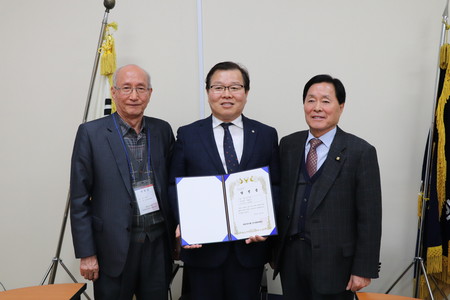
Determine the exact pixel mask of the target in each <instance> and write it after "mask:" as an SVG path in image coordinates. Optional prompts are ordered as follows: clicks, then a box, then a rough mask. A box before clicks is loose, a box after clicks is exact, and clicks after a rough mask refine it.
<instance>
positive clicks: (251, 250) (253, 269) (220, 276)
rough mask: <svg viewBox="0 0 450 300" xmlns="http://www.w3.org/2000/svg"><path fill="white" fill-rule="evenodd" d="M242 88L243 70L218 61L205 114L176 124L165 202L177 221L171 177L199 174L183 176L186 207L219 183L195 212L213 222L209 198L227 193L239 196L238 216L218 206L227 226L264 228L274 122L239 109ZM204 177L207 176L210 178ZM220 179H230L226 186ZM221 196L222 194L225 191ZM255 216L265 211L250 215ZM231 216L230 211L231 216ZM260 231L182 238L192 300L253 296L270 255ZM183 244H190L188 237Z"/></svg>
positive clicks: (272, 190)
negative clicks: (204, 238) (218, 238)
mask: <svg viewBox="0 0 450 300" xmlns="http://www.w3.org/2000/svg"><path fill="white" fill-rule="evenodd" d="M249 89H250V79H249V75H248V72H247V70H246V69H245V68H243V67H242V66H240V65H239V64H236V63H234V62H221V63H218V64H216V65H215V66H214V67H213V68H212V69H211V70H210V71H209V73H208V75H207V77H206V92H207V94H208V102H209V105H210V107H211V111H212V115H211V116H209V117H208V118H206V119H203V120H199V121H197V122H194V123H192V124H189V125H186V126H183V127H180V128H179V129H178V133H177V142H176V144H175V149H174V154H173V159H172V165H171V170H170V178H171V181H172V182H171V183H172V184H171V204H172V208H173V210H174V213H175V214H176V216H177V217H178V220H180V218H181V219H182V217H183V216H182V214H183V211H182V210H180V213H179V210H178V207H179V204H180V208H181V205H182V203H181V200H182V199H181V198H180V190H179V191H178V193H179V194H178V199H177V189H176V182H177V183H178V180H179V178H183V179H182V180H181V182H183V180H185V179H187V178H184V177H190V178H192V177H205V181H203V183H202V181H192V183H194V182H196V183H197V184H198V183H199V182H200V184H198V185H197V186H194V185H192V184H189V181H185V182H183V183H184V184H185V185H189V187H188V193H190V194H191V195H192V196H191V197H190V198H189V197H188V199H189V201H188V202H189V203H192V205H194V202H198V201H199V199H198V198H199V197H200V196H199V195H200V194H203V195H205V193H204V189H213V188H212V187H213V186H218V189H214V190H211V191H210V190H208V191H207V193H206V195H210V196H208V197H207V198H208V199H205V201H204V204H205V205H204V207H202V209H199V210H197V211H195V213H196V214H197V215H198V218H199V219H204V218H205V217H206V219H207V220H208V217H209V218H210V220H211V221H213V220H215V219H216V218H215V217H214V214H218V212H220V214H221V215H224V214H223V213H222V210H221V209H215V208H213V207H212V206H211V205H212V204H211V203H220V201H222V204H223V201H224V200H223V199H224V198H226V199H230V197H231V201H235V200H236V199H238V200H239V201H238V202H239V205H237V206H235V209H236V210H237V211H238V213H237V214H236V213H234V214H231V212H230V210H232V209H233V208H228V209H225V208H223V211H227V212H228V214H227V216H229V218H230V219H231V221H233V222H231V224H232V226H231V227H233V224H237V225H235V226H234V227H235V228H237V230H238V232H244V231H246V229H247V228H250V227H252V226H253V227H252V228H253V229H255V231H254V232H257V233H261V232H264V230H262V228H269V227H268V226H267V224H268V223H270V221H268V222H267V220H268V219H267V218H266V214H267V209H266V208H267V207H271V208H272V210H273V204H272V201H269V202H268V201H266V200H267V199H268V198H270V199H271V200H272V199H273V203H274V205H275V206H276V204H277V194H278V183H279V158H278V136H277V132H276V130H275V129H274V128H272V127H269V126H267V125H264V124H262V123H260V122H257V121H255V120H251V119H248V118H246V117H245V116H243V115H242V111H243V109H244V107H245V104H246V102H247V96H248V92H249ZM267 167H268V168H267ZM266 171H267V172H269V173H270V179H264V176H263V175H264V174H267V172H266ZM238 172H239V173H238ZM247 172H249V173H247ZM228 174H229V175H228ZM237 174H239V176H238V175H237ZM240 175H242V176H240ZM208 176H209V177H208ZM214 177H218V178H219V177H220V178H222V179H220V178H219V179H220V180H222V181H223V182H224V187H225V188H224V191H226V192H222V190H219V189H220V188H221V185H220V183H219V185H217V184H216V183H217V182H218V181H217V180H216V179H215V178H214ZM267 178H269V176H267ZM228 179H230V180H228ZM208 180H211V184H210V183H208ZM226 182H230V184H229V185H227V184H225V183H226ZM236 182H237V183H236ZM233 183H236V184H234V185H233ZM239 183H245V184H247V186H248V187H249V188H246V189H245V191H244V190H243V189H240V187H239V186H238V185H239ZM184 192H186V190H184ZM244 192H245V193H247V195H244ZM267 193H269V195H267ZM224 194H227V195H226V197H224ZM248 194H252V195H253V196H251V197H250V196H248ZM272 195H273V198H272ZM247 196H248V197H247ZM202 197H203V196H202ZM184 200H185V199H184ZM190 201H192V202H190ZM246 201H247V202H246ZM189 203H184V204H187V205H189ZM246 203H247V204H246ZM268 203H269V204H268ZM256 215H261V216H264V217H261V218H260V219H258V220H257V221H255V220H256V219H255V216H256ZM232 216H234V217H236V216H237V217H236V218H237V219H238V220H236V218H235V219H233V218H234V217H232ZM227 218H228V217H227ZM243 220H247V221H243ZM205 223H206V224H203V226H202V230H201V231H202V232H201V233H203V232H204V233H210V232H213V231H214V230H215V228H213V226H212V225H211V224H208V223H209V222H205ZM228 224H230V223H228ZM229 227H230V225H229ZM184 228H185V225H183V222H181V232H182V236H181V237H182V238H184V236H183V234H184ZM249 232H251V231H249ZM178 234H179V230H178ZM269 234H270V233H268V234H261V235H269ZM200 235H201V234H200ZM261 235H258V234H255V235H249V237H248V238H245V239H240V238H239V237H237V238H234V236H233V235H232V234H229V235H228V237H231V238H225V239H223V240H224V241H230V240H233V241H232V242H207V243H205V244H201V245H200V244H195V245H186V243H184V246H183V247H182V249H181V259H182V260H183V262H184V265H185V267H186V268H185V271H186V272H187V275H188V277H189V290H190V293H191V294H190V296H191V299H193V300H196V299H230V300H231V299H233V300H236V299H243V300H244V299H245V300H253V299H258V293H259V287H260V282H261V276H262V271H263V267H264V264H265V263H267V262H268V260H269V246H268V242H267V241H266V239H267V237H264V236H261ZM211 241H214V239H213V240H211ZM187 242H188V244H191V242H189V240H188V241H187ZM194 243H195V241H194Z"/></svg>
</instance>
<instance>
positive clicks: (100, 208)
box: [70, 115, 175, 277]
mask: <svg viewBox="0 0 450 300" xmlns="http://www.w3.org/2000/svg"><path fill="white" fill-rule="evenodd" d="M116 117H117V118H118V116H117V115H116ZM144 118H145V126H146V128H147V130H149V132H150V160H151V168H152V171H153V174H154V187H155V192H156V195H157V197H158V200H159V206H160V209H161V211H162V213H163V215H164V218H165V220H166V225H167V232H168V234H169V233H170V236H168V238H169V243H170V242H172V241H173V232H174V230H175V227H174V222H173V218H172V214H171V213H169V204H168V168H169V163H170V157H171V153H172V149H173V144H174V136H173V132H172V129H171V127H170V125H169V124H168V123H167V122H165V121H162V120H159V119H155V118H150V117H144ZM134 197H135V195H134V191H133V188H132V183H131V178H130V171H129V168H128V162H127V158H126V155H125V150H124V146H123V144H122V141H121V139H120V137H119V134H118V132H117V129H116V127H115V125H114V120H113V117H112V116H108V117H105V118H101V119H98V120H94V121H91V122H88V123H84V124H81V125H80V127H79V128H78V132H77V136H76V139H75V145H74V149H73V154H72V168H71V177H70V203H71V209H70V217H71V225H72V226H71V227H72V237H73V244H74V248H75V256H76V257H77V258H83V257H88V256H92V255H97V259H98V262H99V267H100V270H101V272H105V273H106V274H108V275H109V276H113V277H116V276H118V275H119V274H121V272H122V270H123V267H124V265H125V261H126V258H127V253H128V247H129V245H130V234H131V222H132V214H133V210H132V206H131V203H132V201H133V198H134ZM168 256H170V255H168Z"/></svg>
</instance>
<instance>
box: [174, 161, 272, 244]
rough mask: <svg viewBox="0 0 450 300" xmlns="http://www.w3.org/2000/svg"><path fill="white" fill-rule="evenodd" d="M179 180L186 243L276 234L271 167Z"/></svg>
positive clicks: (178, 186) (178, 188) (183, 231)
mask: <svg viewBox="0 0 450 300" xmlns="http://www.w3.org/2000/svg"><path fill="white" fill-rule="evenodd" d="M176 182H177V194H178V209H179V214H180V229H181V239H182V245H183V246H185V245H192V244H206V243H217V242H226V241H233V240H241V239H246V238H248V237H250V236H254V235H260V236H267V235H275V234H277V227H276V224H275V214H274V209H273V202H272V191H271V186H270V177H269V168H268V167H263V168H259V169H254V170H249V171H243V172H238V173H233V174H226V175H217V176H201V177H178V178H177V179H176Z"/></svg>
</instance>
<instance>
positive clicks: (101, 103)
mask: <svg viewBox="0 0 450 300" xmlns="http://www.w3.org/2000/svg"><path fill="white" fill-rule="evenodd" d="M111 29H114V31H116V30H117V23H115V22H112V23H109V24H108V25H106V28H105V34H104V37H103V42H102V46H101V47H100V49H98V51H99V53H100V68H98V70H97V76H96V77H95V78H96V80H95V83H94V87H93V91H92V100H91V102H90V105H89V110H88V115H87V121H91V120H95V119H98V118H101V117H103V116H107V115H110V114H112V113H114V112H115V111H116V107H115V105H114V101H113V100H112V97H111V89H110V88H111V86H112V85H113V82H112V81H113V80H112V79H113V74H114V72H115V71H116V68H117V66H116V49H115V41H114V37H113V35H112V32H111V31H112V30H111Z"/></svg>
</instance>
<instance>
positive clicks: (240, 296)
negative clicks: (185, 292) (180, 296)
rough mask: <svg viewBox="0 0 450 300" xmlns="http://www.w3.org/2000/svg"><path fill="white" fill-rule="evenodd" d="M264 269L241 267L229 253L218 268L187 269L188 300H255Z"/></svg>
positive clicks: (232, 253)
mask: <svg viewBox="0 0 450 300" xmlns="http://www.w3.org/2000/svg"><path fill="white" fill-rule="evenodd" d="M263 268H264V266H263V265H262V266H258V267H256V268H245V267H243V266H242V265H241V264H240V263H239V261H238V260H237V258H236V254H235V253H234V250H231V251H230V254H229V255H228V258H227V260H226V261H225V263H224V264H223V265H222V266H220V267H218V268H196V267H193V266H187V267H186V269H185V270H186V271H187V272H188V276H189V289H190V293H189V296H190V297H189V299H190V300H257V299H259V290H260V285H261V279H262V271H263Z"/></svg>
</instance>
